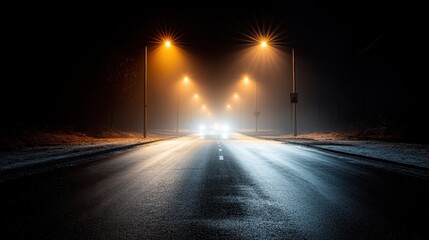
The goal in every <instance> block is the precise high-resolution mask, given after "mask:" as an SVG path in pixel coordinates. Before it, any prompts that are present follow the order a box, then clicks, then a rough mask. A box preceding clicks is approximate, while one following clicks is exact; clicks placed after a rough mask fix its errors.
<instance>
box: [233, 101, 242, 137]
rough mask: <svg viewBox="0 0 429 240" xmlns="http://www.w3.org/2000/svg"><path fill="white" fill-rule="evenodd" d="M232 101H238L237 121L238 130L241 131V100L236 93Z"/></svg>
mask: <svg viewBox="0 0 429 240" xmlns="http://www.w3.org/2000/svg"><path fill="white" fill-rule="evenodd" d="M234 99H237V100H238V105H239V109H240V117H239V119H238V129H241V98H240V97H239V96H238V94H237V93H236V94H234Z"/></svg>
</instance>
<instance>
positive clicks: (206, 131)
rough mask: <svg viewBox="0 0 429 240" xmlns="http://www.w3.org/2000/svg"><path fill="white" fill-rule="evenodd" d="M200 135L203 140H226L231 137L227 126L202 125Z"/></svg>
mask: <svg viewBox="0 0 429 240" xmlns="http://www.w3.org/2000/svg"><path fill="white" fill-rule="evenodd" d="M199 133H200V136H201V138H215V139H219V138H224V139H226V138H228V136H229V127H228V125H226V124H222V125H219V124H212V125H209V126H206V125H201V126H200V132H199Z"/></svg>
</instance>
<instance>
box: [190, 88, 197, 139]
mask: <svg viewBox="0 0 429 240" xmlns="http://www.w3.org/2000/svg"><path fill="white" fill-rule="evenodd" d="M197 100H198V94H194V98H193V101H192V104H191V108H190V110H189V121H190V126H189V127H190V131H191V132H192V108H193V107H194V102H195V101H197Z"/></svg>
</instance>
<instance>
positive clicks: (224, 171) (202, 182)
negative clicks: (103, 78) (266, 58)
mask: <svg viewBox="0 0 429 240" xmlns="http://www.w3.org/2000/svg"><path fill="white" fill-rule="evenodd" d="M0 192H1V202H0V212H1V232H2V233H1V234H2V236H3V237H1V239H426V237H427V236H428V235H427V234H428V231H429V230H428V225H427V217H428V216H429V208H428V203H429V180H428V178H425V177H421V176H414V174H413V173H412V171H411V172H409V171H408V172H407V171H399V170H398V169H396V168H392V167H389V166H386V165H385V164H384V163H377V164H372V163H370V162H369V161H365V160H361V159H355V158H351V157H346V156H341V155H335V154H332V153H326V152H321V151H318V150H313V149H311V148H306V147H301V146H296V145H290V144H284V143H280V142H275V141H267V140H258V139H255V138H251V137H247V136H243V135H239V134H235V135H233V136H232V137H231V138H230V139H201V138H199V137H198V136H186V137H181V138H176V139H170V140H166V141H161V142H156V143H151V144H147V145H143V146H140V147H136V148H134V149H132V150H130V151H127V152H124V153H121V154H118V155H115V156H113V157H109V158H106V159H103V160H100V161H96V162H91V163H88V164H84V165H79V166H74V167H68V168H62V169H59V170H55V171H50V172H47V173H42V174H36V175H31V176H27V177H23V178H20V179H15V180H10V181H6V182H2V183H0Z"/></svg>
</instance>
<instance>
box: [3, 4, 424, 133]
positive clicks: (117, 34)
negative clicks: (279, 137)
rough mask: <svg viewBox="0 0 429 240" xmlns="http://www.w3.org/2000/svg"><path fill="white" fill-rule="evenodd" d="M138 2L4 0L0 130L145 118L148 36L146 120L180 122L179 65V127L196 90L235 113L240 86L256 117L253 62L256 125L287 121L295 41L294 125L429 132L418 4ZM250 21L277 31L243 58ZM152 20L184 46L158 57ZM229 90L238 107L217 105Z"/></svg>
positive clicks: (122, 124)
mask: <svg viewBox="0 0 429 240" xmlns="http://www.w3.org/2000/svg"><path fill="white" fill-rule="evenodd" d="M235 4H238V5H240V4H239V3H235ZM249 4H250V3H249ZM140 5H141V4H140ZM140 5H125V4H116V5H100V6H85V5H66V4H64V5H63V6H49V7H50V8H53V9H55V10H48V8H47V6H42V5H37V6H25V7H22V6H20V7H19V8H18V7H16V8H11V9H9V10H10V12H11V13H14V14H11V16H10V17H9V18H7V19H6V21H3V25H5V26H4V28H3V32H4V34H3V36H4V38H5V43H4V44H3V49H4V52H6V54H5V55H4V60H5V61H6V62H7V65H6V69H5V72H4V74H3V81H2V88H1V89H2V99H1V100H2V101H1V102H2V109H3V113H5V114H2V116H3V121H4V124H2V132H9V133H10V132H11V131H12V132H13V130H16V129H46V130H51V129H52V130H56V129H66V130H79V131H80V130H94V129H108V128H115V129H120V130H127V131H141V130H142V126H143V123H142V118H143V66H144V64H143V62H144V58H143V53H144V46H145V45H148V46H149V63H148V64H149V69H148V70H149V75H148V76H149V81H148V85H149V89H148V91H149V94H148V111H149V112H148V114H149V129H174V128H175V124H176V111H177V94H178V92H179V90H178V83H179V82H180V79H181V77H182V76H183V75H184V74H188V75H189V76H190V77H191V79H192V83H193V87H192V89H184V90H182V92H181V94H182V95H181V96H182V97H181V98H180V101H181V104H180V105H179V106H180V108H181V113H180V121H181V124H182V126H181V128H187V126H186V123H187V122H188V121H189V116H192V110H194V123H196V122H197V119H198V117H199V115H198V114H202V113H199V112H198V108H197V105H198V104H195V106H194V105H192V106H194V108H192V109H190V108H189V106H191V105H190V104H191V103H190V96H191V95H193V94H194V93H197V92H198V94H199V95H200V96H201V103H199V104H202V102H203V101H204V104H206V105H207V106H208V108H210V111H211V112H212V114H213V115H214V116H216V117H217V118H218V119H230V120H231V119H235V124H236V123H237V121H236V118H237V104H236V103H234V102H233V100H231V96H232V95H233V93H236V92H238V93H239V94H240V95H241V96H242V98H241V99H242V119H243V125H244V127H246V128H252V127H254V125H253V124H254V117H253V116H252V113H253V111H254V97H255V96H254V95H252V94H253V92H250V91H249V90H244V89H241V88H240V87H239V82H240V78H241V77H242V75H243V74H245V73H248V74H251V76H252V77H253V78H254V79H256V81H257V84H258V87H259V88H258V94H259V95H258V98H259V109H260V111H261V118H260V127H261V128H262V129H276V130H282V131H284V132H289V133H290V132H291V122H290V121H291V115H290V114H291V106H290V103H289V93H290V92H291V62H290V59H291V56H290V47H291V46H294V47H295V50H296V56H295V58H296V71H297V90H298V93H299V103H298V129H299V133H304V132H315V131H332V130H340V129H348V128H351V127H358V128H363V127H385V128H388V129H390V130H392V131H394V132H395V131H396V132H397V133H401V134H403V135H404V136H406V137H408V138H410V139H415V140H419V141H421V140H423V141H427V140H424V136H426V134H427V133H428V130H427V129H428V128H427V126H426V123H427V121H428V117H425V116H423V115H424V112H425V111H426V109H427V106H426V103H427V100H426V98H425V97H424V94H425V89H424V87H423V86H424V81H425V79H426V78H427V77H426V76H425V75H423V74H420V73H421V72H423V71H422V70H421V69H424V68H422V65H423V64H419V63H418V62H419V61H421V60H418V57H419V56H420V55H423V54H421V52H422V51H423V49H422V48H421V46H423V44H422V43H424V41H423V39H422V38H421V37H420V35H422V31H424V30H422V29H424V28H422V26H423V23H422V21H421V20H422V18H423V17H422V16H421V15H419V12H420V11H419V7H418V6H411V5H404V4H401V5H393V4H392V3H390V2H389V3H374V2H364V1H359V2H347V3H344V5H338V4H333V3H332V4H330V3H327V2H323V3H317V4H315V3H311V2H307V3H294V2H290V3H288V2H283V3H282V4H281V5H280V4H272V3H264V2H262V3H260V4H258V5H244V4H241V6H240V7H237V6H230V4H220V3H218V4H215V3H203V4H199V5H178V4H173V5H169V4H167V3H165V4H162V5H163V6H157V7H142V6H140ZM255 30H259V32H260V33H262V34H269V33H271V34H273V35H274V36H275V39H276V47H277V49H278V50H277V55H276V57H275V58H274V60H273V59H271V61H268V62H261V60H256V61H254V62H253V63H250V61H249V60H248V59H247V58H246V56H248V51H247V55H246V49H248V46H249V39H248V37H247V36H249V35H252V34H254V33H255V32H257V31H255ZM160 33H164V34H166V33H169V34H174V36H175V37H176V40H177V42H176V43H177V47H178V48H180V49H181V53H182V58H181V60H180V61H179V63H177V64H174V65H173V64H172V65H171V66H169V67H168V70H167V68H165V69H161V70H159V66H160V65H159V64H158V65H157V66H155V65H156V63H157V60H154V58H156V56H155V54H156V51H155V46H154V45H155V43H156V40H157V38H159V34H160ZM164 63H165V62H164ZM160 64H161V65H162V63H160ZM157 67H158V69H157V70H154V69H156V68H157ZM186 96H188V97H189V98H186ZM227 103H231V104H233V107H234V111H233V112H232V114H235V116H232V115H231V113H228V112H226V111H225V105H226V104H227ZM192 104H193V103H192ZM234 104H235V105H234ZM200 112H201V111H200ZM228 114H230V115H228ZM200 117H201V116H200ZM191 118H192V117H191ZM200 120H201V119H200ZM231 121H234V120H231Z"/></svg>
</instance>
